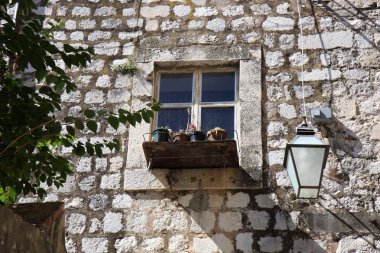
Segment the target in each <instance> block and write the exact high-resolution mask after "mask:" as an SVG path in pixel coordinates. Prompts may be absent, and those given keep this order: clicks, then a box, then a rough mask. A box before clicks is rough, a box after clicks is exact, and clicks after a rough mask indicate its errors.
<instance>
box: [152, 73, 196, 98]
mask: <svg viewBox="0 0 380 253" xmlns="http://www.w3.org/2000/svg"><path fill="white" fill-rule="evenodd" d="M159 89H160V94H159V100H160V102H161V103H191V102H192V97H193V96H192V91H193V74H192V73H186V74H184V73H174V74H172V73H165V74H161V79H160V88H159Z"/></svg>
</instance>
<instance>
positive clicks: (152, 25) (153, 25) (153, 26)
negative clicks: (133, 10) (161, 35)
mask: <svg viewBox="0 0 380 253" xmlns="http://www.w3.org/2000/svg"><path fill="white" fill-rule="evenodd" d="M157 29H158V21H157V20H147V21H146V24H145V30H146V31H148V32H154V31H157Z"/></svg>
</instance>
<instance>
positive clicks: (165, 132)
mask: <svg viewBox="0 0 380 253" xmlns="http://www.w3.org/2000/svg"><path fill="white" fill-rule="evenodd" d="M170 133H171V130H170V129H169V128H168V127H158V128H156V129H155V130H154V131H153V142H169V141H170V140H171V138H170Z"/></svg>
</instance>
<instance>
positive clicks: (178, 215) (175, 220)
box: [153, 211, 188, 232]
mask: <svg viewBox="0 0 380 253" xmlns="http://www.w3.org/2000/svg"><path fill="white" fill-rule="evenodd" d="M153 230H154V231H158V232H162V231H173V230H175V231H187V230H188V221H187V215H186V213H185V212H182V211H164V212H162V211H161V212H156V213H154V214H153Z"/></svg>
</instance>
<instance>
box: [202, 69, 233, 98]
mask: <svg viewBox="0 0 380 253" xmlns="http://www.w3.org/2000/svg"><path fill="white" fill-rule="evenodd" d="M223 101H235V73H234V72H227V73H203V74H202V102H223Z"/></svg>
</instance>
